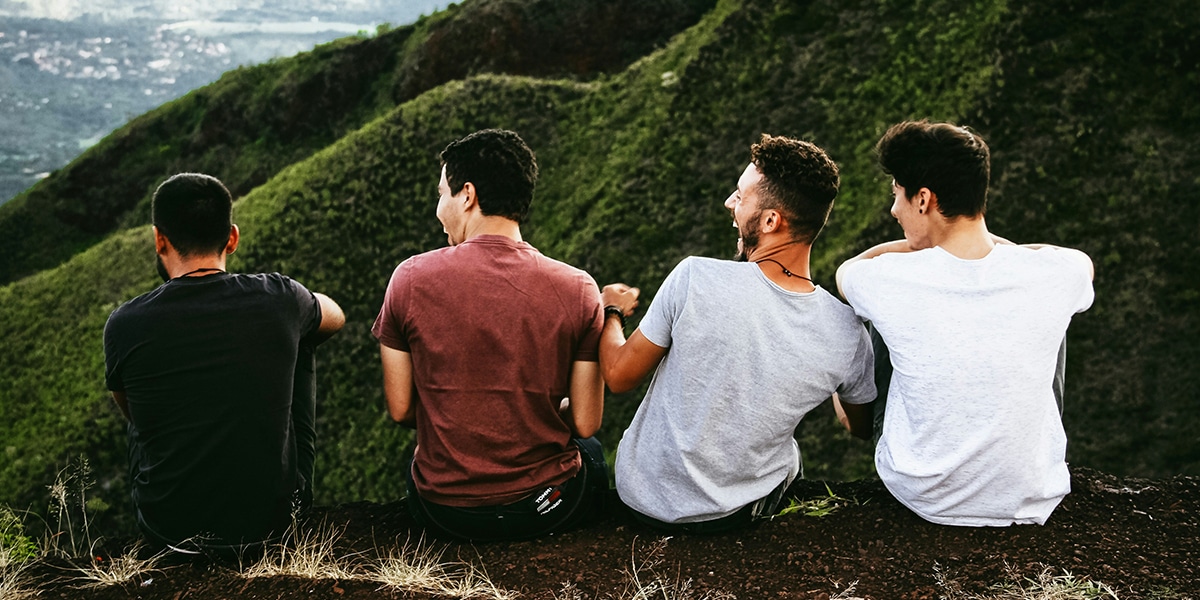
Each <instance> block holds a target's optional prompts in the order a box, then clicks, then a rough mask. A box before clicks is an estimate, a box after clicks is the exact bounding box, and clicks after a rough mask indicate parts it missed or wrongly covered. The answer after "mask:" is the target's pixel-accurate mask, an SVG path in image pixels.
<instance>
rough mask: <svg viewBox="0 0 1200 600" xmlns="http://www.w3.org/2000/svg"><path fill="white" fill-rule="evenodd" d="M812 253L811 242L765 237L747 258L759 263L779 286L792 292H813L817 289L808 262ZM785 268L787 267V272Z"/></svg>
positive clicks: (765, 273) (760, 267) (763, 270)
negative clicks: (777, 239) (803, 242)
mask: <svg viewBox="0 0 1200 600" xmlns="http://www.w3.org/2000/svg"><path fill="white" fill-rule="evenodd" d="M765 237H766V236H764V238H765ZM811 255H812V246H811V245H809V244H801V243H799V242H795V241H792V240H786V241H778V242H776V241H774V240H767V239H763V240H762V242H761V243H760V244H759V245H758V246H757V247H756V248H754V250H752V251H750V252H749V253H748V254H747V256H746V259H747V260H748V261H749V262H752V263H758V268H759V269H761V270H762V272H763V274H764V275H766V276H767V279H770V280H771V281H772V282H774V283H775V284H776V285H778V286H779V287H781V288H783V289H785V290H788V291H792V292H811V291H813V290H815V289H817V288H816V285H815V284H814V283H813V282H812V281H811V279H812V274H811V273H810V272H809V264H808V262H809V257H810V256H811ZM784 269H787V272H785V271H784ZM787 273H791V275H790V276H789V275H788V274H787Z"/></svg>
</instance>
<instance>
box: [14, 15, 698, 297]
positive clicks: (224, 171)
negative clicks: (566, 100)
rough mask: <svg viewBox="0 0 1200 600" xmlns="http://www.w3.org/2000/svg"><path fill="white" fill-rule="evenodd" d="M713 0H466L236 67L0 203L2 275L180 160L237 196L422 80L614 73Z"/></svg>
mask: <svg viewBox="0 0 1200 600" xmlns="http://www.w3.org/2000/svg"><path fill="white" fill-rule="evenodd" d="M714 2H715V0H571V1H569V2H568V1H563V0H472V1H468V2H464V3H463V4H462V5H455V6H452V7H451V8H450V9H448V10H446V11H443V12H441V13H438V14H437V15H435V16H433V17H430V18H423V19H422V20H420V21H418V22H417V23H416V24H414V25H410V26H405V27H400V28H397V29H394V30H391V31H387V32H383V33H381V34H380V35H378V36H376V37H372V38H357V37H350V38H345V39H343V40H339V41H335V42H332V43H329V44H325V45H322V46H319V47H317V48H316V49H315V50H313V51H312V52H306V53H303V54H301V55H299V56H297V57H295V58H291V59H287V60H277V61H272V62H270V63H268V64H265V65H259V66H255V67H250V68H239V69H237V70H234V71H231V72H230V73H228V74H226V75H225V76H224V77H222V78H221V79H220V80H219V81H217V82H216V83H214V84H212V85H209V86H206V87H204V88H201V89H199V90H196V91H194V92H192V93H190V94H188V95H187V96H184V97H183V98H180V99H178V100H175V101H173V102H170V103H168V104H166V105H164V106H162V107H160V108H159V109H157V110H154V111H151V112H150V113H147V114H146V115H143V116H141V117H139V118H137V119H134V120H133V121H132V122H131V123H129V124H128V125H127V126H125V127H123V128H121V129H120V130H118V131H116V132H114V133H113V134H112V135H110V136H108V137H106V138H105V139H104V140H102V141H101V142H100V143H99V144H97V145H96V146H94V147H92V148H91V149H89V150H88V151H87V152H86V153H85V154H84V155H83V156H81V157H80V158H79V159H77V160H75V161H74V162H72V163H71V164H70V165H68V166H67V167H65V168H63V169H60V170H59V171H56V172H55V173H53V174H51V176H50V177H48V178H47V179H45V180H43V181H41V182H39V183H38V184H37V185H35V186H33V187H32V188H30V189H29V190H28V191H26V192H25V193H23V194H20V195H19V196H18V197H17V198H15V199H13V200H12V201H11V202H8V203H6V204H4V206H3V207H0V256H3V257H4V260H3V261H0V283H7V282H10V281H14V280H16V279H18V278H20V277H23V276H26V275H29V274H31V273H34V272H36V271H38V270H40V269H45V268H50V267H54V266H57V265H58V264H60V263H61V262H62V261H65V260H67V259H68V258H70V257H71V256H73V255H74V254H75V253H77V252H79V251H80V250H82V249H85V248H87V247H89V246H91V245H92V244H94V243H96V242H98V241H99V240H101V239H103V238H104V236H106V235H107V234H109V233H111V232H113V231H115V230H117V229H120V228H123V227H128V226H132V225H137V224H141V223H146V222H148V221H149V203H148V201H149V197H150V194H151V193H152V192H153V188H154V186H155V185H157V183H158V182H159V181H161V180H162V179H165V178H166V177H167V176H169V175H171V174H174V173H177V172H180V171H199V172H204V173H210V174H212V175H215V176H217V177H219V178H220V179H221V180H222V181H224V182H225V183H226V185H228V186H229V188H230V190H232V191H233V193H234V194H235V195H236V196H240V195H243V194H245V193H247V192H249V191H250V190H251V189H253V188H255V187H257V186H259V185H261V184H263V183H264V182H266V181H267V180H268V179H270V178H271V177H272V176H274V175H275V174H276V173H278V172H279V171H280V170H281V169H283V168H284V167H286V166H288V165H290V164H293V163H295V162H298V161H300V160H303V159H305V158H307V157H309V156H311V155H312V154H313V153H314V152H316V151H318V150H320V149H322V148H324V147H326V146H328V145H329V144H331V143H333V142H334V141H336V140H337V139H338V138H340V137H342V136H343V135H346V134H347V133H349V132H351V131H354V130H356V129H358V128H360V127H362V126H363V125H364V124H366V123H367V122H369V121H371V120H372V119H375V118H377V117H379V116H381V115H383V114H385V113H386V112H387V111H389V110H391V109H392V108H393V107H395V106H397V105H399V104H401V103H403V102H407V101H408V100H411V99H413V98H415V97H417V96H418V95H420V94H421V93H423V92H425V91H426V90H429V89H432V88H434V87H437V86H438V85H441V84H443V83H446V82H447V81H453V80H456V79H461V78H463V77H466V76H468V75H471V74H474V73H507V74H515V75H534V76H555V77H560V76H570V77H576V78H584V79H586V78H591V77H595V76H596V75H597V74H599V73H604V72H608V71H619V70H620V69H622V68H624V67H625V66H626V65H628V64H629V63H630V62H632V61H634V60H636V59H637V58H638V57H640V56H642V55H643V54H645V53H646V52H648V51H650V50H651V49H653V48H654V47H656V46H658V45H660V44H662V43H664V42H665V41H666V40H667V39H668V38H669V37H670V36H671V35H673V34H674V33H676V32H678V31H680V30H682V29H684V28H686V27H687V26H689V25H691V24H693V23H695V22H696V20H697V19H699V17H700V16H701V15H702V14H703V13H704V12H705V11H707V10H708V9H709V8H710V7H711V6H712V5H713V4H714Z"/></svg>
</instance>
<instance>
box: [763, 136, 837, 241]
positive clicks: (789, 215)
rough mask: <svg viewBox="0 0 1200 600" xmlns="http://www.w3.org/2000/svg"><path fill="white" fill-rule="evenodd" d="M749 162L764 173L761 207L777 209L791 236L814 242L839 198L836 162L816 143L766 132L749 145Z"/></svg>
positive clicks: (798, 239) (795, 238)
mask: <svg viewBox="0 0 1200 600" xmlns="http://www.w3.org/2000/svg"><path fill="white" fill-rule="evenodd" d="M750 162H752V163H754V166H756V167H758V170H759V172H761V173H762V175H763V179H762V183H760V184H759V191H760V193H761V194H762V203H761V204H760V208H771V209H775V210H778V211H779V212H780V213H782V214H783V217H784V219H786V220H787V222H788V225H789V227H790V228H791V232H792V239H794V240H796V241H798V242H801V243H805V244H811V243H813V240H815V239H817V235H818V234H820V233H821V229H823V228H824V227H825V222H826V221H827V220H828V219H829V211H831V210H832V209H833V199H834V198H836V197H837V193H838V186H839V185H840V180H839V178H838V168H837V165H836V164H834V162H833V161H832V160H830V158H829V155H827V154H825V151H824V150H822V149H820V148H819V147H817V146H816V145H815V144H812V143H809V142H805V141H801V140H796V139H792V138H787V137H783V136H771V135H767V134H765V133H764V134H763V135H762V138H761V139H760V140H759V141H758V143H757V144H754V145H753V146H751V147H750Z"/></svg>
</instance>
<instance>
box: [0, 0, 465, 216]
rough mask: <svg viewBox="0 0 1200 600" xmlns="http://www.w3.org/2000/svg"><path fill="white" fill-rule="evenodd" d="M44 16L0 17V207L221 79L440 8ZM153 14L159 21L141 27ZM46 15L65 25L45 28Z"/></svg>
mask: <svg viewBox="0 0 1200 600" xmlns="http://www.w3.org/2000/svg"><path fill="white" fill-rule="evenodd" d="M55 4H56V5H59V6H58V8H59V9H60V13H37V12H35V11H34V10H32V8H30V9H29V10H24V11H21V10H17V11H12V10H5V11H0V204H2V203H4V202H6V201H8V200H9V199H11V198H13V197H14V196H16V195H17V194H19V193H20V192H22V191H24V190H25V189H27V188H29V187H30V186H32V185H33V184H34V183H36V182H37V181H38V180H39V179H41V178H44V177H46V176H48V175H49V174H50V173H51V172H52V171H54V170H55V169H58V168H61V167H63V166H64V165H66V164H67V163H69V162H70V161H71V160H73V159H74V158H75V157H76V156H78V155H79V154H80V153H82V152H83V151H84V150H86V149H87V148H88V147H90V146H92V145H94V144H95V143H97V142H99V141H100V140H101V139H103V138H104V137H105V136H106V135H108V134H109V133H111V132H112V131H113V130H114V129H116V128H118V127H120V126H121V125H123V124H124V123H126V122H127V121H128V120H129V119H131V118H133V117H136V116H138V115H140V114H142V113H145V112H147V111H149V110H151V109H153V108H155V107H157V106H160V105H162V104H163V103H165V102H168V101H170V100H172V99H174V98H177V97H179V96H182V95H184V94H186V93H187V92H189V91H191V90H193V89H195V88H198V87H201V86H204V85H206V84H208V83H211V82H213V81H215V80H216V79H218V78H219V77H220V76H221V74H222V73H224V72H225V71H228V70H230V69H233V68H236V67H238V66H241V65H252V64H256V63H261V62H265V61H268V60H270V59H272V58H276V57H283V56H291V55H294V54H296V53H299V52H303V51H306V50H309V49H311V48H312V47H313V46H315V45H317V44H321V43H324V42H328V41H331V40H333V39H337V38H340V37H345V36H348V35H374V34H375V32H376V29H377V28H378V27H379V26H380V25H381V24H383V23H390V24H393V25H400V24H404V23H409V22H412V21H414V20H415V19H416V18H417V17H419V16H420V15H421V14H429V13H432V12H433V11H435V10H437V9H438V8H439V7H440V6H444V5H445V4H446V3H445V2H434V1H428V2H411V3H408V2H405V3H403V4H405V6H404V7H403V8H387V9H385V8H384V7H383V6H376V4H380V3H376V2H360V4H361V6H355V7H354V8H355V9H356V10H354V11H353V12H348V11H343V12H342V13H334V14H330V13H318V12H317V11H314V10H308V11H306V10H305V8H306V7H304V6H299V7H296V6H291V5H289V6H288V7H287V8H278V7H276V8H272V7H271V6H269V4H270V3H269V2H258V3H257V5H256V6H252V7H250V8H243V9H241V10H238V11H236V12H233V11H223V12H217V9H220V8H222V7H221V6H220V2H215V3H214V4H215V5H216V6H215V8H214V9H212V10H210V11H208V12H204V11H200V10H192V11H190V12H189V11H183V10H181V9H180V8H179V5H177V4H176V5H170V4H164V5H163V6H162V7H161V8H159V7H156V6H154V4H153V2H145V3H143V5H141V6H133V7H132V8H131V6H130V5H129V4H124V5H117V4H114V6H113V7H110V8H108V9H106V7H105V6H103V2H98V3H89V8H88V9H87V10H88V12H87V13H86V14H85V13H82V12H78V11H82V10H84V9H83V8H82V7H81V6H79V7H75V9H76V11H77V12H72V11H71V8H72V6H71V5H70V3H69V2H67V3H55ZM247 4H253V3H243V6H245V5H247ZM11 5H12V4H11V3H10V4H8V5H6V6H11ZM64 5H65V10H66V12H61V10H63V7H64ZM184 5H185V7H186V3H184ZM46 10H49V9H46ZM106 10H107V12H106ZM155 10H160V11H162V14H163V17H162V18H151V16H152V13H153V12H154V11H155ZM6 13H7V14H6ZM13 13H16V15H17V16H12V14H13ZM50 14H57V15H58V16H63V17H70V18H71V20H59V19H52V18H45V16H49V15H50ZM334 19H346V20H334Z"/></svg>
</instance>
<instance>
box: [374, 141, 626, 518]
mask: <svg viewBox="0 0 1200 600" xmlns="http://www.w3.org/2000/svg"><path fill="white" fill-rule="evenodd" d="M442 160H443V166H442V176H441V181H440V183H439V192H440V199H439V203H438V208H437V216H438V218H439V219H440V220H441V222H442V224H443V226H444V227H445V231H446V233H447V236H448V238H449V241H450V244H451V246H450V247H448V248H441V249H438V250H434V251H431V252H427V253H424V254H420V255H417V256H413V257H411V258H409V259H408V260H405V261H404V262H403V263H401V264H400V265H399V266H398V267H397V268H396V270H395V272H394V273H393V275H392V280H391V282H390V283H389V284H388V288H387V293H386V296H385V299H384V303H383V307H382V309H381V310H380V313H379V317H378V319H377V320H376V323H375V327H374V330H373V332H374V334H375V336H376V337H377V338H379V341H380V353H381V358H382V361H383V371H384V387H385V391H386V395H387V399H388V410H389V413H390V414H391V416H392V418H393V419H394V420H396V421H398V422H401V423H405V424H409V425H412V426H414V427H415V428H416V432H417V446H416V449H415V452H414V456H413V460H412V463H411V466H409V467H408V468H407V469H406V470H405V475H406V476H407V477H408V479H409V497H408V502H409V508H410V509H411V510H412V512H413V514H414V517H416V518H417V520H418V521H419V522H420V523H421V524H422V525H423V526H425V527H427V528H429V529H430V530H432V531H433V532H434V533H436V534H441V535H445V536H449V537H454V538H466V539H471V540H482V541H486V540H497V539H519V538H527V537H534V536H537V535H541V534H544V533H549V532H553V531H561V530H563V529H566V528H569V527H572V526H574V525H576V524H578V523H579V522H581V521H582V520H583V519H584V518H585V517H587V516H590V515H592V514H594V513H595V511H596V510H597V509H598V508H599V506H600V504H601V500H602V498H603V495H604V490H605V489H606V488H607V485H608V476H607V470H606V468H605V466H604V457H603V451H602V449H601V448H600V445H599V442H597V441H596V440H595V439H594V438H592V436H593V435H594V434H595V432H596V430H597V429H598V428H599V426H600V419H601V413H602V408H603V382H602V380H601V379H600V373H599V366H598V365H597V363H596V361H597V360H598V356H597V349H596V345H597V343H598V337H599V331H600V325H601V310H600V302H599V290H598V289H597V287H596V284H595V282H594V281H593V280H592V278H591V277H590V276H588V275H587V274H586V273H584V272H583V271H581V270H579V269H575V268H574V267H571V266H569V265H566V264H564V263H561V262H559V261H555V260H552V259H550V258H547V257H545V256H542V255H541V254H540V253H539V252H538V251H537V250H536V249H534V248H533V246H531V245H529V244H528V243H526V242H524V241H523V240H522V239H521V236H520V227H519V225H520V222H521V221H522V220H523V219H524V217H525V214H526V213H527V211H528V206H529V203H530V201H531V200H532V197H533V188H534V184H535V181H536V177H537V167H536V162H535V159H534V156H533V153H532V151H531V150H529V148H528V147H527V146H526V145H525V143H524V142H523V141H522V140H521V139H520V137H518V136H517V135H516V134H515V133H512V132H508V131H499V130H485V131H480V132H476V133H474V134H471V135H469V136H467V137H466V138H463V139H462V140H458V141H456V142H453V143H451V144H450V145H449V146H447V147H446V150H445V151H444V152H443V153H442ZM566 397H569V399H570V400H569V404H568V406H567V407H566V408H565V409H563V408H562V404H563V399H564V398H566Z"/></svg>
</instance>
